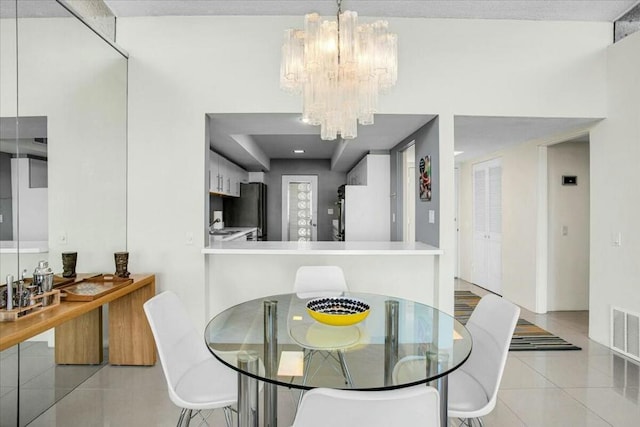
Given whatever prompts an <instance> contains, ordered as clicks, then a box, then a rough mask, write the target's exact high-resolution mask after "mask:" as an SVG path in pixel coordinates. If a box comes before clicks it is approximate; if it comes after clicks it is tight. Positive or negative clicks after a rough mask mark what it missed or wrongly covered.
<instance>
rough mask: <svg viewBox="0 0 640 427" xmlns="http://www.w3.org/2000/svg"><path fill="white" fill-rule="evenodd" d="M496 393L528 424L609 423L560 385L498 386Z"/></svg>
mask: <svg viewBox="0 0 640 427" xmlns="http://www.w3.org/2000/svg"><path fill="white" fill-rule="evenodd" d="M499 396H500V399H501V400H502V401H503V402H504V403H505V405H507V406H508V407H509V409H511V410H512V411H513V412H514V413H515V414H517V415H518V417H519V418H520V419H521V420H522V421H524V423H525V425H526V426H528V427H556V426H558V427H567V426H585V427H587V426H589V427H595V426H609V425H610V424H609V423H607V422H606V421H605V420H603V419H602V418H600V417H599V416H598V415H596V414H595V413H594V412H592V411H590V410H589V409H587V408H586V407H585V406H584V405H582V404H581V403H580V402H578V401H577V400H575V399H573V398H572V397H571V396H569V395H568V394H567V393H565V392H564V391H563V390H560V389H521V390H501V391H500V393H499Z"/></svg>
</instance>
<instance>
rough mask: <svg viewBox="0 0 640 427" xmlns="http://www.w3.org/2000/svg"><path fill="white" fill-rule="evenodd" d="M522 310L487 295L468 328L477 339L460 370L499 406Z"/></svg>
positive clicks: (496, 297) (467, 325)
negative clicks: (478, 384) (510, 348)
mask: <svg viewBox="0 0 640 427" xmlns="http://www.w3.org/2000/svg"><path fill="white" fill-rule="evenodd" d="M518 316H520V307H518V306H517V305H515V304H513V303H512V302H510V301H507V300H506V299H504V298H500V297H498V296H496V295H493V294H488V295H485V296H484V297H482V298H481V299H480V302H479V303H478V305H477V306H476V308H475V309H474V310H473V313H471V317H469V320H468V321H467V324H466V325H465V326H466V328H467V329H468V330H469V332H470V333H471V337H472V338H473V349H472V350H471V355H470V356H469V359H467V361H466V362H465V363H464V365H462V367H461V368H460V369H462V370H463V371H465V372H466V373H468V374H469V375H471V376H473V377H474V378H475V379H476V380H477V381H478V382H479V383H480V384H481V385H482V387H483V388H484V391H485V392H486V393H487V398H488V400H489V402H490V404H495V400H496V399H497V395H498V388H499V386H500V380H501V379H502V373H503V372H504V366H505V364H506V363H507V356H508V354H509V346H510V344H511V337H512V336H513V331H514V330H515V328H516V324H517V323H518Z"/></svg>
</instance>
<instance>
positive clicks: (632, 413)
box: [566, 388, 640, 427]
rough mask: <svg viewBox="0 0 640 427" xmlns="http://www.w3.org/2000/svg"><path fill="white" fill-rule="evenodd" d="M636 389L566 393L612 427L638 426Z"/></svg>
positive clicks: (639, 408) (572, 390) (639, 398)
mask: <svg viewBox="0 0 640 427" xmlns="http://www.w3.org/2000/svg"><path fill="white" fill-rule="evenodd" d="M638 391H639V390H638V389H637V388H635V389H629V388H628V389H619V390H616V389H610V388H569V389H566V392H567V393H568V394H570V395H571V396H572V397H573V398H575V399H576V400H578V401H579V402H581V403H582V404H583V405H585V406H586V407H588V408H589V409H590V410H591V411H593V412H594V413H596V414H598V415H599V416H600V417H601V418H603V419H604V420H606V421H607V422H608V423H610V424H611V425H613V426H621V427H622V426H637V425H640V396H639V393H638Z"/></svg>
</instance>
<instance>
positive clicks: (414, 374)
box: [392, 294, 520, 427]
mask: <svg viewBox="0 0 640 427" xmlns="http://www.w3.org/2000/svg"><path fill="white" fill-rule="evenodd" d="M519 316H520V307H518V306H517V305H515V304H513V303H511V302H509V301H507V300H505V299H504V298H500V297H498V296H496V295H492V294H489V295H486V296H484V297H482V298H481V299H480V302H479V303H478V305H477V306H476V308H475V309H474V310H473V313H471V317H469V320H468V321H467V324H466V325H465V326H466V328H467V329H468V330H469V332H470V334H471V337H472V339H473V348H472V350H471V355H470V356H469V359H467V361H466V362H465V363H464V364H463V365H462V366H461V367H460V368H458V369H456V370H455V371H453V372H452V373H450V374H449V375H448V384H449V386H448V404H447V408H448V411H447V413H448V416H449V418H460V419H462V420H463V422H462V424H461V425H467V426H469V427H471V426H472V425H473V423H474V421H477V422H478V424H479V425H480V426H482V425H483V423H482V419H481V418H480V417H483V416H485V415H487V414H489V413H490V412H491V411H492V410H493V408H494V407H495V406H496V401H497V398H498V388H499V387H500V380H501V379H502V374H503V372H504V367H505V364H506V363H507V356H508V353H509V345H510V344H511V337H512V336H513V331H514V330H515V327H516V324H517V322H518V317H519ZM425 369H426V358H425V357H424V356H415V355H412V356H406V357H404V358H402V359H400V360H399V361H398V363H397V364H396V365H395V367H394V369H393V374H392V380H393V382H394V384H401V383H406V382H410V381H415V380H416V379H419V378H421V377H422V376H423V375H424V374H423V373H424V371H425Z"/></svg>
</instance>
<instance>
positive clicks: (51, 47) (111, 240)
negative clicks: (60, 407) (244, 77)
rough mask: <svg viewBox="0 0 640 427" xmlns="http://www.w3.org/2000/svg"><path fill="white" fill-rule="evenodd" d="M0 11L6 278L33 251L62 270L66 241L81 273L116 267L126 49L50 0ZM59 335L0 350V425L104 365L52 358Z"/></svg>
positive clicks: (19, 421)
mask: <svg viewBox="0 0 640 427" xmlns="http://www.w3.org/2000/svg"><path fill="white" fill-rule="evenodd" d="M0 19H1V20H2V21H1V25H0V32H1V34H0V126H1V129H0V215H1V216H2V218H1V219H2V222H0V240H1V243H0V273H1V275H0V278H1V280H2V283H4V282H5V281H6V276H7V275H8V274H12V275H14V276H15V277H19V276H20V274H21V272H22V271H23V270H26V272H27V276H28V277H30V276H31V275H32V273H33V271H34V269H35V267H36V266H37V263H38V261H40V260H46V261H48V262H49V264H50V265H51V267H52V268H53V270H54V272H56V274H60V273H61V272H62V260H61V253H62V252H67V251H75V252H77V253H78V260H77V271H78V272H113V271H114V268H115V267H114V259H113V253H114V252H117V251H122V250H126V244H127V222H126V218H127V214H126V208H127V203H126V201H127V194H126V186H127V120H126V119H127V58H126V56H125V55H124V54H123V53H121V52H119V51H118V50H116V49H114V47H113V46H111V45H110V44H108V43H107V42H105V40H103V39H102V38H101V37H99V36H98V35H97V34H96V33H95V32H93V31H92V30H91V29H90V28H89V27H88V26H87V25H85V24H84V22H83V21H81V20H79V19H78V18H76V17H75V16H74V15H73V14H71V13H70V12H69V11H68V10H67V9H66V8H65V7H63V6H62V5H61V4H60V3H58V2H57V1H56V0H43V1H36V2H34V1H27V0H12V1H3V2H2V8H1V9H0ZM18 322H19V320H18ZM105 323H106V322H105ZM0 326H1V325H0ZM54 341H55V340H54V339H53V334H52V333H50V332H47V333H45V334H42V335H41V336H39V337H36V338H35V339H33V340H30V341H27V342H24V343H22V344H19V345H16V346H13V347H11V348H7V349H4V350H3V351H2V352H1V353H0V364H1V366H0V370H1V371H2V375H1V376H0V382H1V383H0V387H1V389H0V405H1V406H0V407H1V408H2V410H1V411H0V417H1V419H0V425H26V424H28V423H29V422H31V421H32V420H33V419H35V418H36V417H37V416H39V415H40V414H42V413H43V412H45V411H46V410H47V409H48V408H49V407H50V406H51V405H53V404H54V403H55V402H56V401H57V400H59V399H60V398H62V397H64V396H65V395H66V394H68V393H69V392H70V391H72V390H73V389H74V388H75V387H77V386H78V385H79V384H80V383H82V382H83V381H85V380H86V379H87V378H88V377H89V376H91V375H92V374H93V373H95V372H96V370H97V369H99V367H100V365H98V366H84V365H83V366H70V365H59V364H56V363H55V359H54V350H55V342H54ZM53 416H55V415H53Z"/></svg>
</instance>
